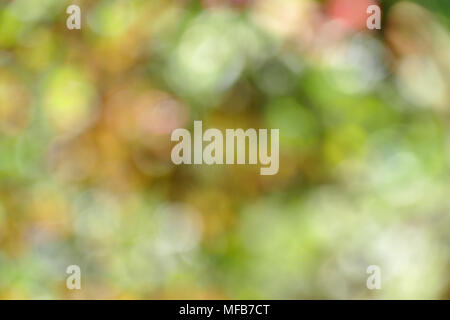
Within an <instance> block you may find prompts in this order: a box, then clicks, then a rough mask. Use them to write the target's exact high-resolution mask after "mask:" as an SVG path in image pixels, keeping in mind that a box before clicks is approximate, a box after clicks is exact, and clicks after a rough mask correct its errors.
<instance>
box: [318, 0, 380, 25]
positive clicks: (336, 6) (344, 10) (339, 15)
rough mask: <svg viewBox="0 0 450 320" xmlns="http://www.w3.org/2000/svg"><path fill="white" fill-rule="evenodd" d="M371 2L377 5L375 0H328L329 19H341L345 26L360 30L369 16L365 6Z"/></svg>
mask: <svg viewBox="0 0 450 320" xmlns="http://www.w3.org/2000/svg"><path fill="white" fill-rule="evenodd" d="M373 4H376V5H378V3H377V1H375V0H329V1H328V3H327V5H326V8H327V13H328V14H329V16H330V18H331V19H336V20H339V21H341V22H342V24H343V25H344V26H346V27H347V28H350V29H353V30H362V29H365V28H366V20H367V18H368V17H369V14H368V13H367V12H366V10H367V7H369V6H370V5H373Z"/></svg>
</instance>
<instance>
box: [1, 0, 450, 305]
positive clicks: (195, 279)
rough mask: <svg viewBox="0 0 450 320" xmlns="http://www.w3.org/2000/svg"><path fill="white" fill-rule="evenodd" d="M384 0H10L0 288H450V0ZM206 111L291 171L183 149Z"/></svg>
mask: <svg viewBox="0 0 450 320" xmlns="http://www.w3.org/2000/svg"><path fill="white" fill-rule="evenodd" d="M371 3H373V1H369V0H358V1H349V0H330V1H312V0H254V1H247V0H210V1H208V0H205V1H188V0H180V1H163V0H152V1H144V0H129V1H125V0H115V1H87V0H86V1H83V0H79V1H75V0H74V1H59V0H44V1H34V0H15V1H5V0H2V1H1V4H0V298H3V299H17V298H25V299H78V298H85V299H94V298H96V299H110V298H118V299H127V298H138V299H166V298H172V299H173V298H189V299H200V298H201V299H215V298H224V299H230V298H234V299H260V298H263V299H280V298H285V299H302V298H303V299H305V298H307V299H311V298H325V299H330V298H335V299H336V298H337V299H346V298H350V299H355V298H359V299H377V298H383V299H392V298H400V299H404V298H425V299H429V298H438V299H448V298H450V281H449V279H450V272H449V270H450V268H449V267H450V237H449V235H450V232H449V231H450V215H449V210H450V201H449V196H448V195H449V194H450V179H449V178H450V171H449V167H450V134H449V128H450V122H449V114H450V103H449V101H450V96H449V90H448V89H449V83H450V82H449V77H450V59H449V55H450V37H449V32H448V30H449V18H450V7H449V2H448V1H445V0H434V1H416V2H404V1H382V2H381V4H380V5H381V7H382V8H383V13H382V17H383V20H382V21H383V23H382V30H379V31H377V30H374V31H369V30H367V29H366V26H365V21H366V18H367V16H368V15H367V14H366V12H365V9H366V8H367V6H368V5H369V4H371ZM70 4H78V5H79V6H80V7H81V10H82V29H81V30H68V29H67V28H66V19H67V16H68V15H67V14H66V13H65V9H66V7H67V6H68V5H70ZM193 120H202V121H203V123H204V126H205V127H215V128H220V129H225V128H279V129H280V171H279V173H278V174H277V175H275V176H260V175H259V169H257V168H255V166H206V165H202V166H175V165H173V164H172V162H171V160H170V150H171V147H172V143H171V141H170V134H171V132H172V130H174V129H175V128H179V127H187V128H190V127H191V126H192V123H193ZM73 264H75V265H79V266H80V267H81V270H82V290H79V291H77V290H75V291H70V290H68V289H66V286H65V282H66V277H67V274H66V273H65V271H66V268H67V266H69V265H73ZM369 265H378V266H380V267H381V270H382V289H381V290H374V291H370V290H368V289H367V288H366V278H367V276H368V275H367V274H366V268H367V266H369Z"/></svg>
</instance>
